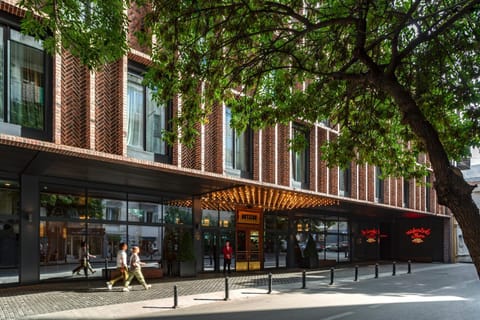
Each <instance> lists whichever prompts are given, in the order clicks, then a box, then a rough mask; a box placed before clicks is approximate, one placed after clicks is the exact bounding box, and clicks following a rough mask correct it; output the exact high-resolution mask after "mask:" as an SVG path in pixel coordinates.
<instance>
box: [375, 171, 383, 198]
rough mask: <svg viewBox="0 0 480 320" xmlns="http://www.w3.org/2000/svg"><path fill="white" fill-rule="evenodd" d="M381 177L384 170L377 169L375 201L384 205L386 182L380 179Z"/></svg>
mask: <svg viewBox="0 0 480 320" xmlns="http://www.w3.org/2000/svg"><path fill="white" fill-rule="evenodd" d="M381 175H382V169H380V168H379V167H375V201H376V202H378V203H383V202H384V200H385V192H384V187H385V183H384V180H383V179H382V178H380V176H381Z"/></svg>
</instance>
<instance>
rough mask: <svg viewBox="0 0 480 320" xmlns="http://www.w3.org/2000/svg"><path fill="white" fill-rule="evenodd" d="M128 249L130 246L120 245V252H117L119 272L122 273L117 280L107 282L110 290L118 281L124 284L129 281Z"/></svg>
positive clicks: (123, 243)
mask: <svg viewBox="0 0 480 320" xmlns="http://www.w3.org/2000/svg"><path fill="white" fill-rule="evenodd" d="M127 248H128V245H127V244H126V243H125V242H122V243H120V245H119V249H120V250H118V252H117V270H118V271H120V275H119V276H118V277H116V278H115V279H112V280H110V281H107V288H108V290H112V287H113V285H114V284H115V282H117V281H118V280H123V283H124V284H125V282H126V281H127V279H128V262H127Z"/></svg>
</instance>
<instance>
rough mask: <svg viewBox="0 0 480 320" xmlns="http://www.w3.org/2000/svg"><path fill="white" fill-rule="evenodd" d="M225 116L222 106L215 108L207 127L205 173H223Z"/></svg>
mask: <svg viewBox="0 0 480 320" xmlns="http://www.w3.org/2000/svg"><path fill="white" fill-rule="evenodd" d="M222 121H223V114H222V108H221V107H220V106H218V107H216V108H214V110H213V112H212V113H211V114H210V116H209V120H208V123H207V124H206V125H205V171H208V172H214V173H222V172H223V164H222V158H223V149H222V146H223V137H222V134H223V123H222Z"/></svg>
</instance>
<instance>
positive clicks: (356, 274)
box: [353, 265, 358, 281]
mask: <svg viewBox="0 0 480 320" xmlns="http://www.w3.org/2000/svg"><path fill="white" fill-rule="evenodd" d="M353 281H358V265H356V266H355V279H354V280H353Z"/></svg>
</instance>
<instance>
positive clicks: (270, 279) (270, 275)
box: [268, 272, 272, 294]
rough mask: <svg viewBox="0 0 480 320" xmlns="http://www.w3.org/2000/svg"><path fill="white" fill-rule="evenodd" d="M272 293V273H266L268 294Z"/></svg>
mask: <svg viewBox="0 0 480 320" xmlns="http://www.w3.org/2000/svg"><path fill="white" fill-rule="evenodd" d="M270 293H272V273H271V272H270V273H268V294H270Z"/></svg>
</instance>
